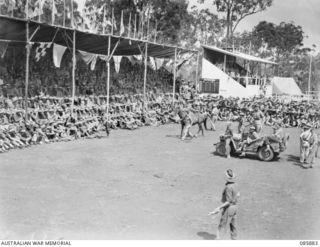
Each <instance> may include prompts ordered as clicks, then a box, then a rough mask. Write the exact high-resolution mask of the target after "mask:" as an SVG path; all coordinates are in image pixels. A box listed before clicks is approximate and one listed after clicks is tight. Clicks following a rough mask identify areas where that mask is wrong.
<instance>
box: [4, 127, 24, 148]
mask: <svg viewBox="0 0 320 247" xmlns="http://www.w3.org/2000/svg"><path fill="white" fill-rule="evenodd" d="M6 137H7V138H8V139H9V140H10V142H11V143H12V145H13V146H15V147H18V148H23V147H24V146H25V144H24V143H23V142H22V141H21V140H20V138H19V136H18V135H17V131H16V129H15V128H14V127H13V126H11V127H10V128H9V130H8V132H7V134H6Z"/></svg>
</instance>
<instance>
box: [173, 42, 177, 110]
mask: <svg viewBox="0 0 320 247" xmlns="http://www.w3.org/2000/svg"><path fill="white" fill-rule="evenodd" d="M176 67H177V47H176V48H175V50H174V63H173V89H172V92H173V96H172V104H174V101H175V96H176V71H177V68H176Z"/></svg>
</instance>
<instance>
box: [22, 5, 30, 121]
mask: <svg viewBox="0 0 320 247" xmlns="http://www.w3.org/2000/svg"><path fill="white" fill-rule="evenodd" d="M27 4H28V1H27ZM27 13H28V12H27ZM27 18H29V16H28V14H27ZM26 41H27V45H26V78H25V99H24V107H25V120H26V121H27V120H28V86H29V61H30V48H31V47H30V40H29V19H28V20H27V23H26Z"/></svg>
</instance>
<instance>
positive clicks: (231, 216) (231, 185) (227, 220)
mask: <svg viewBox="0 0 320 247" xmlns="http://www.w3.org/2000/svg"><path fill="white" fill-rule="evenodd" d="M235 180H236V174H235V173H234V172H233V171H232V170H231V169H228V170H227V171H226V184H225V188H224V190H223V192H222V198H221V202H222V204H221V205H220V206H219V207H217V208H216V209H215V210H214V211H212V212H210V213H209V215H214V214H217V213H219V212H220V211H221V218H220V223H219V226H218V231H217V239H220V238H224V237H225V234H226V231H227V228H228V227H230V236H231V239H232V240H235V239H237V235H238V232H237V203H238V198H239V196H240V193H239V191H238V189H237V186H236V183H235V182H236V181H235Z"/></svg>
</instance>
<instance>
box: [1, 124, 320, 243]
mask: <svg viewBox="0 0 320 247" xmlns="http://www.w3.org/2000/svg"><path fill="white" fill-rule="evenodd" d="M224 126H225V125H223V124H222V123H219V124H218V131H216V132H206V136H205V137H199V138H197V139H194V140H192V141H185V142H181V141H180V140H179V139H178V136H177V134H178V133H179V127H178V125H166V126H161V127H152V128H151V127H150V128H142V129H139V130H136V131H133V132H130V131H124V130H118V131H113V132H112V133H111V136H110V137H109V138H103V139H95V140H79V141H75V142H68V143H53V144H48V145H41V146H35V147H31V148H28V149H24V150H13V151H10V152H8V153H5V154H1V155H0V200H1V201H0V238H1V239H31V238H34V239H79V240H82V239H185V240H188V239H214V238H215V235H214V233H215V231H216V226H217V223H218V219H215V220H212V219H211V218H210V217H208V216H207V214H208V212H209V211H210V210H213V209H214V208H215V207H216V206H218V204H219V200H220V194H221V190H222V189H223V186H224V172H225V170H226V169H228V168H231V169H233V170H234V171H235V172H236V173H237V175H238V183H239V188H240V191H241V199H240V204H239V238H240V239H319V238H320V206H319V205H320V186H319V177H320V169H319V167H320V164H319V163H320V160H319V159H318V160H317V162H318V164H316V167H315V168H314V169H302V168H301V167H300V166H298V165H297V159H298V155H299V144H298V135H299V130H298V129H289V130H286V131H288V132H289V133H290V134H291V140H290V143H289V147H288V149H287V150H286V152H285V153H283V154H282V155H281V158H280V160H278V161H274V162H271V163H264V162H260V161H257V160H256V159H238V158H231V159H229V160H227V159H225V158H223V157H218V156H215V155H214V154H213V151H214V148H213V145H212V144H213V143H215V142H217V141H218V136H219V134H220V133H222V132H223V130H224Z"/></svg>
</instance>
